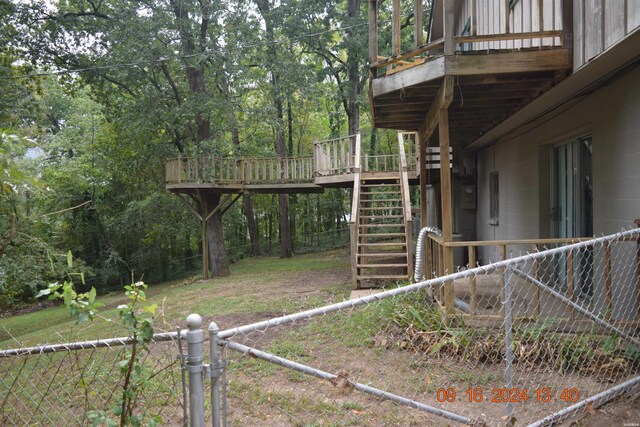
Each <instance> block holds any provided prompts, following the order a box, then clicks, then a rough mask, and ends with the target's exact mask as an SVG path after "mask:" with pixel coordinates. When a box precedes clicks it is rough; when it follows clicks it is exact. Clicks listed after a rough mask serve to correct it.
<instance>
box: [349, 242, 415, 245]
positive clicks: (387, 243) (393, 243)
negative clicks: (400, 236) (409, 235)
mask: <svg viewBox="0 0 640 427" xmlns="http://www.w3.org/2000/svg"><path fill="white" fill-rule="evenodd" d="M358 246H407V244H406V243H404V242H383V243H361V242H358Z"/></svg>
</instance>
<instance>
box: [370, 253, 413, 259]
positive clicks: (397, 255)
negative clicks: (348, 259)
mask: <svg viewBox="0 0 640 427" xmlns="http://www.w3.org/2000/svg"><path fill="white" fill-rule="evenodd" d="M358 256H359V257H363V258H373V257H379V258H401V257H405V258H406V257H407V253H406V252H373V253H366V254H358Z"/></svg>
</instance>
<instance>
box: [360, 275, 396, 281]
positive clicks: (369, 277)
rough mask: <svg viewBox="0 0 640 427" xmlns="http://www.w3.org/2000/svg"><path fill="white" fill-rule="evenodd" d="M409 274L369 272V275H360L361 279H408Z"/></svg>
mask: <svg viewBox="0 0 640 427" xmlns="http://www.w3.org/2000/svg"><path fill="white" fill-rule="evenodd" d="M408 278H409V275H407V274H375V275H374V274H367V275H358V279H359V280H364V279H408Z"/></svg>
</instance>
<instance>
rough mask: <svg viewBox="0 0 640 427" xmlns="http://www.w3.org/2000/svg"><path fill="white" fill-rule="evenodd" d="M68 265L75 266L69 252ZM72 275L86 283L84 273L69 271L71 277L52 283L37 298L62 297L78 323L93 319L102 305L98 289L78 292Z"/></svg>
mask: <svg viewBox="0 0 640 427" xmlns="http://www.w3.org/2000/svg"><path fill="white" fill-rule="evenodd" d="M67 267H68V268H69V269H71V268H72V267H73V255H72V254H71V252H70V251H69V252H67ZM72 276H78V277H79V278H80V281H81V282H82V284H83V285H84V284H85V281H84V273H69V279H68V280H67V281H65V282H64V283H62V284H60V283H57V282H56V283H52V284H50V285H49V286H48V287H47V288H45V289H42V290H41V291H40V292H38V294H37V295H36V298H40V297H43V296H47V297H48V298H49V299H50V300H57V299H61V300H62V301H63V302H64V306H65V307H66V308H67V309H68V310H69V314H71V316H72V317H73V318H74V319H75V320H76V323H78V324H80V323H84V322H86V321H89V320H93V318H94V317H95V315H96V313H97V309H98V308H99V307H101V306H102V304H101V303H99V302H97V301H96V295H97V293H96V289H95V288H91V290H89V292H77V291H76V289H75V286H74V283H73V279H72Z"/></svg>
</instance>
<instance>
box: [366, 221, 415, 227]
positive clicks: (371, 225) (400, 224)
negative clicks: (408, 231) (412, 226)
mask: <svg viewBox="0 0 640 427" xmlns="http://www.w3.org/2000/svg"><path fill="white" fill-rule="evenodd" d="M404 226H405V225H404V222H398V223H387V224H360V225H359V227H363V228H385V227H389V228H398V227H404Z"/></svg>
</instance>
